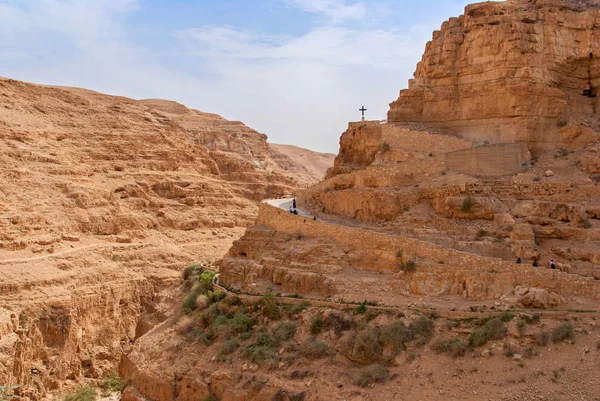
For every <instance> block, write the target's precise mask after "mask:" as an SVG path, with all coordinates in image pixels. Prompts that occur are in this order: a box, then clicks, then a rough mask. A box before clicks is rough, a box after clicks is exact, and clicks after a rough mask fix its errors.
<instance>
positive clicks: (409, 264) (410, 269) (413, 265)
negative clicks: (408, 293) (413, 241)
mask: <svg viewBox="0 0 600 401" xmlns="http://www.w3.org/2000/svg"><path fill="white" fill-rule="evenodd" d="M398 268H399V269H400V270H402V271H405V272H407V273H414V272H416V271H417V262H416V261H415V260H414V259H411V260H407V261H406V262H403V263H400V264H399V265H398Z"/></svg>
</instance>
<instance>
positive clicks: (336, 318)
mask: <svg viewBox="0 0 600 401" xmlns="http://www.w3.org/2000/svg"><path fill="white" fill-rule="evenodd" d="M353 325H354V323H353V322H352V321H351V320H348V319H346V318H345V317H344V316H342V315H341V314H338V313H331V314H329V316H327V321H326V322H325V326H327V327H331V328H333V331H334V332H335V334H337V335H340V334H341V333H343V332H344V331H346V330H350V329H351V328H352V327H353Z"/></svg>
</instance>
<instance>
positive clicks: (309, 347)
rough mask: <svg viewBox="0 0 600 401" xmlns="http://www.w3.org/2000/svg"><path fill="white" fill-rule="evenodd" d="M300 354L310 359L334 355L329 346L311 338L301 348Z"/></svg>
mask: <svg viewBox="0 0 600 401" xmlns="http://www.w3.org/2000/svg"><path fill="white" fill-rule="evenodd" d="M300 353H301V354H302V355H303V356H305V357H307V358H310V359H321V358H325V357H326V356H329V355H331V354H332V351H331V348H329V345H327V344H325V343H324V342H321V341H317V339H316V338H314V337H311V338H309V339H307V340H306V341H304V342H303V343H302V345H301V346H300Z"/></svg>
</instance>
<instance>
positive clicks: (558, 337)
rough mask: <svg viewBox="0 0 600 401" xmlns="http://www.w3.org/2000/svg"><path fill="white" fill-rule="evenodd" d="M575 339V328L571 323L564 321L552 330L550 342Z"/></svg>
mask: <svg viewBox="0 0 600 401" xmlns="http://www.w3.org/2000/svg"><path fill="white" fill-rule="evenodd" d="M567 340H568V341H571V342H573V341H575V330H573V325H571V323H565V324H562V325H560V326H558V327H557V328H555V329H554V330H552V342H555V343H558V342H562V341H567Z"/></svg>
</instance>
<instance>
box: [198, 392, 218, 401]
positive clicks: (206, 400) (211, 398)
mask: <svg viewBox="0 0 600 401" xmlns="http://www.w3.org/2000/svg"><path fill="white" fill-rule="evenodd" d="M202 401H219V399H218V398H217V397H216V396H214V395H212V394H209V395H207V396H206V397H205V398H204V399H203V400H202Z"/></svg>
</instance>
